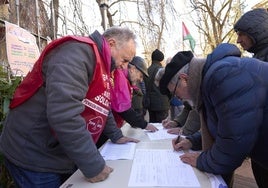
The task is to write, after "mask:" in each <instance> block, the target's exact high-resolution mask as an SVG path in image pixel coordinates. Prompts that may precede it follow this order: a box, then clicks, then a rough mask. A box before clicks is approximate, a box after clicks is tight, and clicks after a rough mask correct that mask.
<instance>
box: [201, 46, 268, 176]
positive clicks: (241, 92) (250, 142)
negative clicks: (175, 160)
mask: <svg viewBox="0 0 268 188" xmlns="http://www.w3.org/2000/svg"><path fill="white" fill-rule="evenodd" d="M239 56H240V51H239V49H238V48H237V47H236V46H235V45H232V44H221V45H219V46H218V47H217V48H216V49H215V50H214V51H213V53H212V54H210V55H209V56H208V57H207V62H206V64H205V66H204V69H203V78H202V79H203V80H202V85H201V94H202V99H203V104H204V109H205V121H206V123H207V126H208V129H209V131H210V133H211V135H212V136H213V137H214V139H215V142H214V144H213V146H212V147H211V148H210V149H209V150H207V151H204V152H202V154H201V155H200V156H199V157H198V160H197V168H198V169H200V170H202V171H206V172H210V173H214V174H227V173H230V172H232V171H234V170H235V169H236V168H237V167H239V166H240V165H241V164H242V162H243V160H244V159H245V158H246V157H247V156H250V157H251V159H252V160H253V161H255V162H257V163H259V164H260V165H261V166H263V167H264V168H266V169H268V149H267V147H268V63H267V62H262V61H260V60H257V59H255V58H240V57H239Z"/></svg>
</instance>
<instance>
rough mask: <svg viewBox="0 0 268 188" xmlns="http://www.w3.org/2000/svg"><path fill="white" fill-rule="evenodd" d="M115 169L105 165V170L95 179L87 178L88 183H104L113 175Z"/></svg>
mask: <svg viewBox="0 0 268 188" xmlns="http://www.w3.org/2000/svg"><path fill="white" fill-rule="evenodd" d="M112 171H113V169H112V168H111V167H109V166H107V165H105V167H104V169H103V170H102V171H101V172H100V173H99V174H98V175H97V176H95V177H93V178H86V180H87V181H89V182H91V183H96V182H100V181H104V180H105V179H107V178H108V176H109V174H110V173H112Z"/></svg>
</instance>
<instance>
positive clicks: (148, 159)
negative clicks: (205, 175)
mask: <svg viewBox="0 0 268 188" xmlns="http://www.w3.org/2000/svg"><path fill="white" fill-rule="evenodd" d="M182 154H183V152H175V151H173V150H170V149H169V150H158V149H156V150H155V149H137V150H136V152H135V156H134V160H133V164H132V168H131V175H130V179H129V183H128V186H129V187H135V186H136V187H140V186H163V187H175V186H177V187H179V186H182V187H191V188H193V187H200V183H199V181H198V179H197V177H196V175H195V173H194V171H193V169H192V167H191V166H190V165H188V164H185V163H183V162H182V161H181V160H180V158H179V156H180V155H182Z"/></svg>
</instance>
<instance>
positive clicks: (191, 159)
mask: <svg viewBox="0 0 268 188" xmlns="http://www.w3.org/2000/svg"><path fill="white" fill-rule="evenodd" d="M199 155H200V153H199V152H194V153H185V154H183V155H181V156H180V159H181V160H182V162H184V163H187V164H189V165H191V166H193V167H196V161H197V158H198V156H199Z"/></svg>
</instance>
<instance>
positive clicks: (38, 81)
mask: <svg viewBox="0 0 268 188" xmlns="http://www.w3.org/2000/svg"><path fill="white" fill-rule="evenodd" d="M71 40H76V41H79V42H84V43H87V44H89V45H90V46H91V47H92V48H93V50H94V53H95V55H96V68H95V70H94V76H93V79H92V81H91V83H90V84H89V88H88V91H87V94H86V98H85V99H83V101H82V103H83V104H84V105H85V110H84V111H83V112H82V113H81V115H82V116H83V118H84V119H85V122H86V128H87V129H88V131H89V132H90V133H91V135H92V138H93V140H94V142H95V143H96V142H97V140H98V139H99V137H100V134H101V133H102V131H103V129H104V126H105V124H106V120H107V116H108V113H109V110H110V71H109V70H107V65H105V64H104V62H103V60H102V58H101V57H100V54H99V52H98V49H97V46H96V44H95V43H94V42H93V41H92V40H91V39H90V38H88V37H76V36H67V37H63V38H60V39H57V40H54V41H52V42H51V43H49V44H48V45H47V47H46V48H45V49H44V50H43V52H42V54H41V55H40V57H39V59H38V60H37V61H36V63H35V64H34V67H33V69H32V71H31V72H29V73H28V74H27V76H26V77H25V78H24V79H23V81H22V82H21V84H20V85H19V86H18V87H17V88H16V90H15V93H14V96H13V99H12V101H11V103H10V108H11V109H12V108H15V107H16V106H19V105H20V104H22V103H23V102H25V101H26V100H28V99H29V98H30V97H31V96H33V95H34V94H35V93H36V92H37V90H38V89H39V88H40V87H41V86H42V84H43V78H42V64H43V58H44V56H45V55H46V54H47V53H49V52H50V51H51V50H52V49H54V48H55V47H57V46H58V45H60V44H62V43H64V42H66V41H71ZM110 59H111V58H110ZM106 63H107V62H106Z"/></svg>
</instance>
